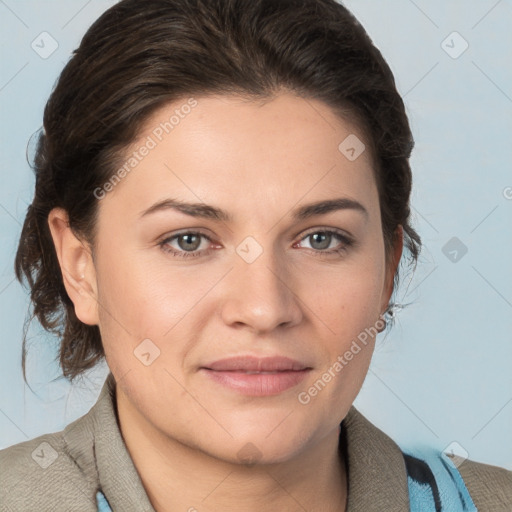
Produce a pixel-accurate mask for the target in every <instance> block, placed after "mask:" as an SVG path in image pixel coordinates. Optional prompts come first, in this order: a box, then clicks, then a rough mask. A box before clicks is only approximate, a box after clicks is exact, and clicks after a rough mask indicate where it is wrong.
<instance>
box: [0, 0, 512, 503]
mask: <svg viewBox="0 0 512 512" xmlns="http://www.w3.org/2000/svg"><path fill="white" fill-rule="evenodd" d="M43 126H44V130H43V132H42V134H41V135H40V138H39V144H38V150H37V156H36V160H35V170H36V176H37V178H36V190H35V196H34V201H33V203H32V204H31V205H30V207H29V209H28V212H27V216H26V219H25V223H24V227H23V231H22V234H21V239H20V244H19V248H18V253H17V256H16V271H17V276H18V278H19V279H20V280H22V278H23V277H25V278H26V279H27V281H28V283H29V285H30V287H31V291H32V295H31V297H32V301H33V304H34V313H35V315H36V316H37V318H38V319H39V321H40V322H41V323H42V325H43V326H44V327H45V328H46V329H48V330H50V331H53V332H57V333H59V335H60V337H61V348H60V363H61V366H62V370H63V374H64V375H65V376H66V377H68V378H69V379H71V380H72V379H73V378H75V377H77V376H78V375H80V374H81V373H83V372H84V371H86V370H88V369H90V368H92V367H93V366H94V365H95V364H96V363H97V362H99V361H100V360H101V359H102V358H103V357H105V358H106V361H107V364H108V366H109V368H110V370H111V373H110V374H109V376H108V378H107V380H106V382H105V384H104V387H103V390H102V392H101V394H100V397H99V399H98V401H97V403H96V404H95V405H94V407H93V408H92V409H91V411H90V412H89V413H88V414H86V415H85V416H83V417H82V418H80V419H78V420H76V421H75V422H73V423H71V424H70V425H69V426H68V427H67V428H66V429H65V430H64V431H62V432H59V433H56V434H49V435H45V436H41V437H39V438H37V439H34V440H32V441H28V442H25V443H20V444H18V445H15V446H12V447H10V448H8V449H6V450H3V451H2V452H0V457H1V460H2V464H3V465H5V467H8V468H9V472H8V473H7V472H6V471H3V472H2V503H3V504H5V507H6V510H66V511H67V510H80V511H89V510H90V511H95V510H114V511H141V510H143V511H158V512H160V511H171V510H172V511H175V510H184V511H185V510H188V511H196V510H197V511H200V512H202V511H220V510H222V511H224V510H244V511H253V510H286V511H296V510H297V511H298V510H308V511H325V512H331V511H349V512H354V511H372V510H379V511H382V510H386V511H387V510H390V511H398V510H409V509H411V510H418V511H420V510H421V511H422V512H424V511H427V512H428V511H430V510H433V511H434V510H436V511H437V510H443V511H450V512H453V511H456V510H476V509H477V508H478V509H479V510H508V509H509V508H510V506H511V503H512V473H511V472H510V471H506V470H504V469H501V468H497V467H493V466H488V465H484V464H479V463H476V462H472V461H464V462H463V463H462V464H460V465H458V464H456V463H454V462H453V461H451V460H450V459H449V458H448V457H446V456H445V455H441V454H437V453H434V452H421V453H420V452H418V453H413V454H404V453H402V452H401V450H400V449H399V447H398V446H397V445H396V444H395V443H394V442H393V441H392V440H391V439H390V438H389V437H387V436H386V435H385V434H384V433H382V432H381V431H379V430H378V429H377V428H376V427H374V426H373V425H372V424H371V423H370V422H368V421H367V420H366V419H365V418H364V417H363V416H362V415H361V414H360V413H359V412H358V411H357V410H356V409H355V408H354V407H353V405H352V404H353V402H354V399H355V398H356V396H357V394H358V392H359V390H360V388H361V385H362V383H363V380H364V378H365V375H366V373H367V371H368V367H369V364H370V360H371V355H372V351H373V348H374V344H375V337H376V335H377V333H378V332H381V331H382V330H383V329H384V328H385V326H386V323H385V320H386V319H388V318H389V315H388V313H389V312H390V311H392V306H393V302H392V296H393V293H394V290H395V288H396V287H397V286H398V283H399V271H398V265H399V262H400V260H401V257H402V252H403V250H404V247H405V249H406V250H407V252H408V256H409V257H410V259H411V261H412V262H415V261H416V260H417V257H418V254H419V250H420V245H421V242H420V238H419V236H418V234H417V233H416V232H415V230H414V229H413V227H412V226H411V225H410V222H409V212H410V210H409V196H410V191H411V172H410V167H409V163H408V158H409V156H410V153H411V150H412V147H413V139H412V135H411V132H410V128H409V124H408V120H407V117H406V114H405V110H404V105H403V102H402V100H401V98H400V96H399V94H398V93H397V91H396V88H395V84H394V79H393V76H392V73H391V71H390V69H389V67H388V66H387V64H386V63H385V61H384V60H383V58H382V56H381V55H380V53H379V51H378V50H377V49H376V48H375V47H374V46H373V45H372V44H371V41H370V40H369V38H368V37H367V35H366V33H365V32H364V30H363V28H362V27H361V26H360V25H359V24H358V23H357V21H356V20H355V19H354V18H353V17H352V15H351V14H350V13H349V12H348V11H347V10H346V9H345V8H344V7H342V6H341V5H340V4H338V3H336V2H335V1H334V0H304V1H300V2H299V1H288V0H266V1H265V0H250V1H249V0H148V1H145V2H141V1H137V0H123V1H121V2H119V3H118V4H116V5H115V6H114V7H112V8H111V9H109V10H108V11H107V12H106V13H105V14H103V15H102V16H101V17H100V18H99V19H98V21H96V22H95V23H94V25H93V26H92V27H91V28H90V29H89V31H88V32H87V34H86V35H85V37H84V38H83V40H82V42H81V44H80V47H79V48H78V49H77V50H76V52H75V54H74V55H73V57H72V59H71V60H70V62H69V63H68V64H67V65H66V67H65V69H64V71H63V72H62V74H61V76H60V78H59V81H58V83H57V85H56V87H55V89H54V91H53V92H52V95H51V97H50V99H49V101H48V104H47V106H46V109H45V114H44V125H43ZM187 246H189V247H187ZM457 466H458V467H457Z"/></svg>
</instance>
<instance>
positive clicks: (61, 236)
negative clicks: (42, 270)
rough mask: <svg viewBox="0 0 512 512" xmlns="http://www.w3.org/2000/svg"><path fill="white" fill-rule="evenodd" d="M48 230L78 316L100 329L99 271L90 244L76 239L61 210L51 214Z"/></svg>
mask: <svg viewBox="0 0 512 512" xmlns="http://www.w3.org/2000/svg"><path fill="white" fill-rule="evenodd" d="M48 226H49V228H50V232H51V235H52V238H53V243H54V245H55V251H56V253H57V258H58V260H59V265H60V269H61V272H62V277H63V280H64V286H65V288H66V292H67V293H68V295H69V298H70V299H71V301H72V302H73V304H74V305H75V313H76V316H77V317H78V319H79V320H80V321H81V322H83V323H84V324H88V325H98V324H99V321H98V302H97V287H96V270H95V267H94V261H93V258H92V252H91V250H90V247H89V244H87V243H84V242H82V241H81V240H80V239H79V238H77V237H76V236H75V234H74V233H73V231H72V230H71V228H70V226H69V217H68V214H67V212H66V210H64V209H62V208H54V209H53V210H52V211H51V212H50V213H49V214H48Z"/></svg>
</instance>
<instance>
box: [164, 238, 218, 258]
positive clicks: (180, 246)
mask: <svg viewBox="0 0 512 512" xmlns="http://www.w3.org/2000/svg"><path fill="white" fill-rule="evenodd" d="M202 239H205V240H208V241H209V242H211V239H210V238H209V237H208V236H206V235H205V234H203V233H200V232H198V231H186V232H184V233H178V234H177V235H173V236H170V237H168V238H166V239H164V240H162V241H161V242H159V243H158V245H159V246H160V248H161V249H162V251H164V252H167V253H171V254H172V255H174V256H178V257H180V258H195V257H197V256H202V255H203V254H207V253H209V252H210V251H209V249H203V250H199V247H200V246H201V241H202ZM173 243H175V244H176V245H172V244H173Z"/></svg>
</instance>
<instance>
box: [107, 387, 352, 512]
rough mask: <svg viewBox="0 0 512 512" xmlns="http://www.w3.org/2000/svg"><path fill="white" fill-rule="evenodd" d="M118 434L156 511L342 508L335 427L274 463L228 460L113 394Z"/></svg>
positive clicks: (343, 479)
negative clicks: (167, 430) (171, 432)
mask: <svg viewBox="0 0 512 512" xmlns="http://www.w3.org/2000/svg"><path fill="white" fill-rule="evenodd" d="M116 401H117V409H118V417H119V423H120V429H121V433H122V436H123V439H124V442H125V444H126V446H127V448H128V452H129V453H130V456H131V458H132V460H133V463H134V465H135V467H136V469H137V472H138V473H139V475H140V477H141V481H142V484H143V485H144V488H145V490H146V492H147V495H148V497H149V500H150V501H151V503H152V505H153V508H154V509H155V510H156V512H170V511H171V510H183V511H190V512H209V511H218V510H223V511H231V510H233V511H234V510H236V511H238V510H244V511H245V512H256V511H257V512H261V510H287V511H290V512H295V511H297V512H299V511H300V512H303V511H304V510H307V511H310V512H314V511H318V512H320V511H322V512H345V510H346V502H347V475H346V470H345V461H344V455H343V453H342V452H341V451H340V450H339V449H338V444H339V429H338V428H336V429H334V430H333V431H332V432H330V433H329V434H328V435H327V436H325V437H324V438H323V439H322V440H321V441H320V442H319V443H317V444H316V445H315V446H312V447H309V448H308V449H306V450H305V451H303V452H302V453H301V454H300V455H299V456H297V457H295V458H293V459H290V460H287V461H284V462H280V463H275V464H252V465H247V464H233V463H231V462H228V461H225V460H221V459H219V458H216V457H212V456H211V455H209V454H207V453H205V452H204V451H200V450H198V449H194V448H193V447H190V446H187V445H185V444H183V443H180V442H179V441H178V440H176V439H173V438H171V437H169V436H167V435H165V434H164V433H162V432H161V431H159V430H158V429H156V428H154V427H153V426H152V425H150V424H149V423H148V422H147V421H146V420H145V418H143V417H142V416H141V415H140V414H139V413H138V412H137V411H136V410H135V408H134V407H133V406H132V405H131V404H130V403H129V401H128V400H127V399H126V397H125V396H124V395H123V394H122V393H116Z"/></svg>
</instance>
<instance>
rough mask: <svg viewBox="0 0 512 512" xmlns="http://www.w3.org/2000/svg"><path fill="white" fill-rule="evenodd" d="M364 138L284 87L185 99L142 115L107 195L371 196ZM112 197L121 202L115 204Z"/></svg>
mask: <svg viewBox="0 0 512 512" xmlns="http://www.w3.org/2000/svg"><path fill="white" fill-rule="evenodd" d="M365 147H369V144H368V141H365V138H364V135H363V133H362V132H361V130H360V129H359V128H358V127H357V126H356V125H354V124H352V123H350V122H348V121H346V120H344V119H342V118H340V117H339V116H337V115H335V113H334V112H333V111H332V110H331V109H330V107H329V106H328V105H326V104H325V103H323V102H321V101H318V100H314V99H304V98H300V97H298V96H295V95H293V94H281V95H279V96H277V97H275V98H273V99H271V100H266V101H264V102H262V101H250V100H247V99H244V98H241V97H237V96H208V97H197V98H193V99H192V98H184V99H182V100H179V101H175V102H173V103H169V104H166V105H164V106H163V107H161V108H159V109H158V110H157V111H155V112H154V113H153V114H152V115H151V117H150V118H149V119H148V120H147V121H146V122H145V124H144V126H143V127H142V128H141V130H140V132H139V137H138V138H137V140H136V141H135V142H134V143H133V144H132V145H131V146H130V147H129V148H127V150H126V154H125V155H124V161H123V163H122V164H121V166H120V168H123V167H124V169H125V171H127V172H124V173H122V174H123V178H122V179H121V180H118V182H117V183H116V185H115V186H114V187H113V191H112V192H109V193H108V195H107V197H106V201H102V203H103V205H102V207H103V206H105V207H106V206H107V203H109V202H111V201H112V202H113V201H115V199H116V198H118V199H119V201H118V202H119V203H121V202H126V201H128V203H129V204H125V207H130V208H131V209H132V210H133V207H134V206H137V207H139V206H140V207H141V208H144V207H146V208H147V207H148V206H149V203H150V202H155V201H157V200H159V199H160V200H161V199H165V198H166V197H170V196H172V197H179V198H181V199H184V200H193V201H194V202H198V200H199V201H205V202H206V203H212V199H215V201H214V202H221V203H223V204H228V205H230V206H231V207H232V208H234V209H236V208H241V209H243V208H244V207H247V208H249V207H251V206H253V207H255V208H256V207H258V208H259V210H260V212H259V215H263V210H264V209H268V208H270V207H271V206H276V205H275V203H276V201H278V202H280V203H282V205H283V207H291V206H292V205H293V204H297V203H299V202H300V201H301V200H302V199H303V198H304V200H305V202H309V201H311V200H317V199H328V198H331V197H338V196H340V194H341V195H346V196H347V197H352V198H353V199H358V200H364V201H366V204H367V205H368V209H371V207H372V205H371V204H368V203H372V202H375V199H376V195H375V192H376V185H375V182H374V177H373V169H372V162H371V156H370V154H369V151H368V150H366V149H365ZM119 206H122V205H121V204H120V205H119Z"/></svg>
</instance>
